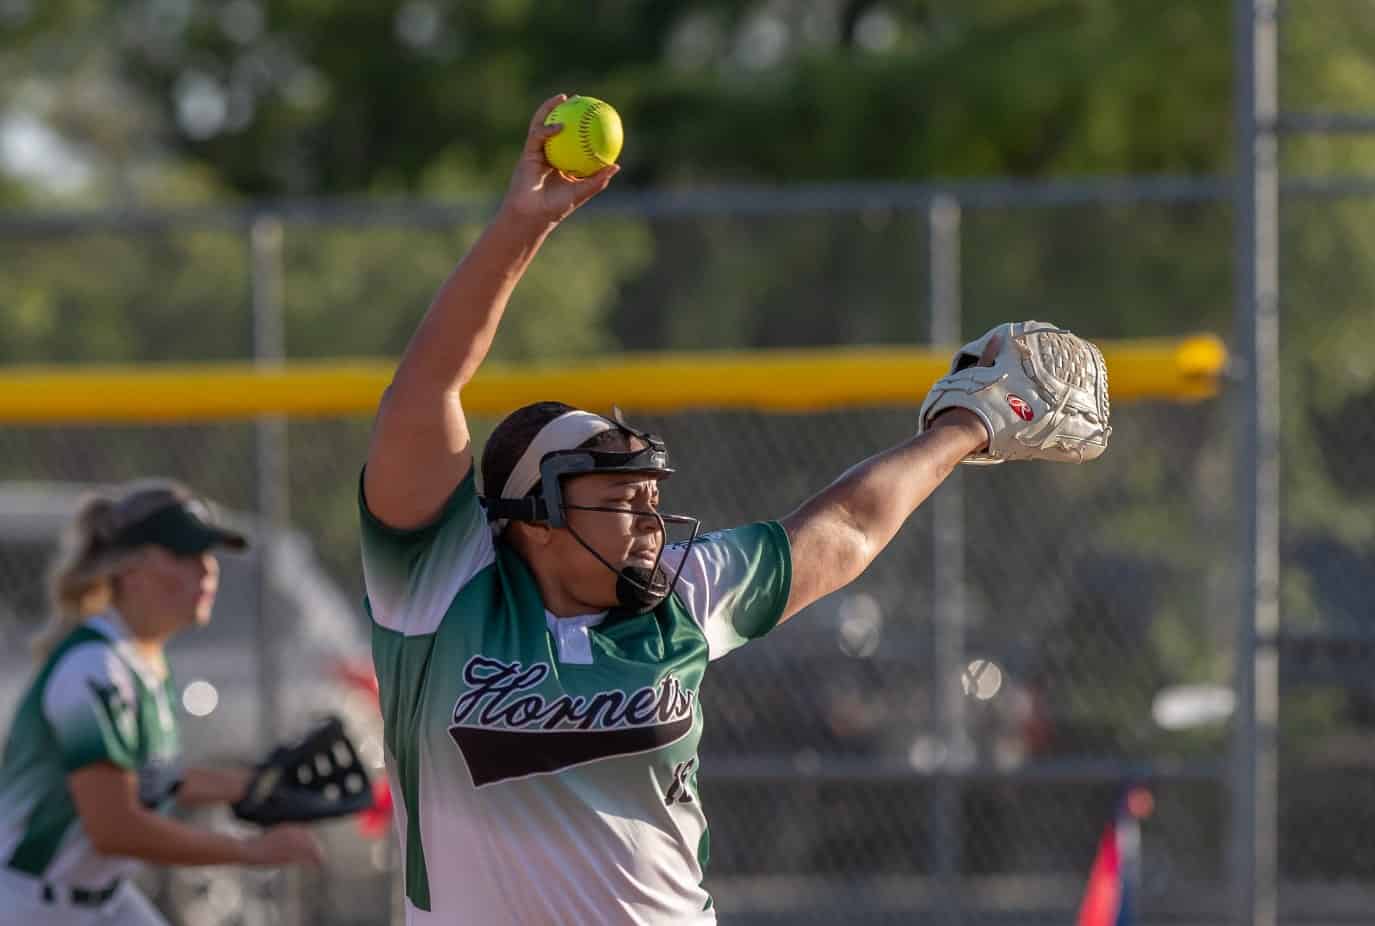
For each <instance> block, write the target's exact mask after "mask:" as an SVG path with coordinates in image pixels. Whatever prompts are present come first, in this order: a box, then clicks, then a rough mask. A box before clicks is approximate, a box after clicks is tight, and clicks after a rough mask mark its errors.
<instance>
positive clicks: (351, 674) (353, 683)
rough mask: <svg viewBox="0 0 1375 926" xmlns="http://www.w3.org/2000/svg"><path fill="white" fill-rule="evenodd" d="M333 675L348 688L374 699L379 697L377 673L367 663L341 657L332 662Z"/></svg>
mask: <svg viewBox="0 0 1375 926" xmlns="http://www.w3.org/2000/svg"><path fill="white" fill-rule="evenodd" d="M334 675H335V677H336V678H338V679H339V680H340V681H341V682H343V683H344V684H345V685H348V686H349V687H350V688H355V689H357V690H359V691H363V692H366V693H368V694H370V695H372V697H373V698H374V699H375V700H377V699H379V695H378V686H377V673H376V672H374V671H372V666H370V665H368V664H367V663H364V662H353V661H351V660H347V659H341V660H339V661H338V662H336V663H335V664H334ZM380 703H381V702H380V700H379V704H380Z"/></svg>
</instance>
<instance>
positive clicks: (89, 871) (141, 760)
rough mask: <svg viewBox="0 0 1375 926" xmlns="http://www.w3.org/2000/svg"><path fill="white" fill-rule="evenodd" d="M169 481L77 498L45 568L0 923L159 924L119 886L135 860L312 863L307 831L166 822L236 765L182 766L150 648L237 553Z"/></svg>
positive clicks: (231, 784) (218, 785)
mask: <svg viewBox="0 0 1375 926" xmlns="http://www.w3.org/2000/svg"><path fill="white" fill-rule="evenodd" d="M245 546H246V543H245V540H244V538H243V537H241V536H239V535H238V534H236V533H234V532H233V531H230V530H227V529H225V528H223V527H219V526H217V525H215V524H213V523H211V522H210V521H209V520H208V519H207V517H206V511H205V509H204V507H203V506H202V505H200V504H199V503H198V502H197V501H196V500H195V499H194V498H193V497H192V495H191V493H190V492H189V491H188V490H186V489H185V488H184V487H182V486H179V485H176V484H173V483H146V484H141V485H136V486H132V487H129V488H128V489H126V490H124V491H122V492H120V493H118V494H116V495H111V496H108V497H107V496H95V497H93V498H91V499H90V500H89V501H88V502H87V503H86V504H85V506H84V507H83V508H82V509H81V511H80V512H79V513H78V515H77V517H76V520H75V523H74V524H73V525H72V526H71V528H70V530H69V532H68V536H67V537H66V538H65V539H64V550H63V551H62V553H61V555H60V557H59V559H58V560H57V562H56V563H55V566H54V569H53V571H52V584H51V589H50V594H51V599H52V600H51V604H52V609H53V615H54V616H53V618H52V619H51V621H50V623H49V624H48V626H47V627H46V628H45V629H44V630H43V632H42V633H40V634H39V635H38V637H36V638H35V641H34V649H35V654H36V655H37V657H38V660H39V663H40V665H39V668H38V671H37V674H36V675H35V677H34V679H33V681H32V682H31V683H30V685H29V687H28V690H27V691H26V693H25V695H24V697H23V700H22V701H21V702H20V704H19V707H18V710H17V712H16V714H15V716H14V719H13V721H12V722H11V725H10V730H9V735H8V737H7V739H6V741H5V751H4V759H3V763H2V764H0V859H3V860H4V861H3V866H0V923H14V924H16V926H17V924H21V923H22V924H24V926H83V924H92V926H95V924H100V926H158V924H163V923H164V920H163V919H162V917H161V916H160V915H159V914H158V913H157V911H156V910H155V909H154V908H153V906H152V905H151V904H150V903H149V902H148V901H147V900H146V899H145V898H144V897H143V896H142V895H141V894H140V893H139V892H138V890H137V889H136V888H135V887H134V886H133V885H132V884H130V882H129V880H128V878H129V877H130V875H131V874H133V873H134V871H135V870H136V869H137V867H138V863H139V862H153V863H156V864H161V865H230V864H236V865H286V864H294V863H301V862H316V861H318V860H319V858H320V848H319V845H318V844H317V843H316V841H315V838H314V837H313V836H312V835H311V834H310V833H309V831H307V830H305V829H302V828H299V827H278V828H276V829H272V830H267V831H264V832H263V833H262V834H261V835H258V836H255V837H252V838H248V839H241V838H238V837H235V836H229V835H224V834H220V833H214V832H211V831H209V830H205V829H201V828H199V827H195V826H191V825H188V824H184V823H181V822H179V821H177V820H174V819H171V818H170V817H168V816H166V815H165V814H164V813H163V811H166V810H168V809H170V807H171V806H172V804H173V802H174V801H177V802H181V803H183V804H187V805H197V804H211V803H216V802H221V803H229V802H232V801H235V800H237V799H238V798H239V797H240V796H242V794H243V791H244V788H245V787H246V786H247V784H248V777H249V776H248V772H247V770H231V769H226V770H213V769H198V768H189V769H183V768H182V767H181V765H180V758H179V755H178V737H177V722H176V710H175V704H176V696H175V693H174V691H173V688H172V682H171V677H170V673H169V670H168V666H167V662H166V660H165V658H164V655H163V645H164V644H165V643H166V641H167V640H168V639H170V638H171V637H172V636H174V635H175V634H177V633H180V632H181V631H183V630H186V629H187V628H190V627H194V626H196V625H198V624H204V623H205V622H207V621H208V620H209V619H210V610H211V606H212V605H213V604H214V600H215V592H216V589H217V583H218V576H219V566H218V564H217V562H216V560H215V557H214V555H213V554H212V553H211V550H213V549H215V548H218V547H225V548H229V549H243V548H244V547H245Z"/></svg>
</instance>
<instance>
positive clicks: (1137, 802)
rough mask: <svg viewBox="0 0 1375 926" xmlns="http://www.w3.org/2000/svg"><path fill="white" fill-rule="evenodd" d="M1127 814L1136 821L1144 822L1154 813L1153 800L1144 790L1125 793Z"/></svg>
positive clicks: (1135, 789) (1149, 793) (1138, 789)
mask: <svg viewBox="0 0 1375 926" xmlns="http://www.w3.org/2000/svg"><path fill="white" fill-rule="evenodd" d="M1127 812H1128V813H1130V814H1131V815H1132V816H1133V817H1135V818H1136V819H1138V820H1145V819H1146V818H1148V817H1149V816H1150V815H1151V814H1152V813H1154V812H1155V798H1154V797H1152V796H1151V792H1149V791H1147V790H1146V789H1145V788H1132V789H1131V790H1130V791H1128V792H1127Z"/></svg>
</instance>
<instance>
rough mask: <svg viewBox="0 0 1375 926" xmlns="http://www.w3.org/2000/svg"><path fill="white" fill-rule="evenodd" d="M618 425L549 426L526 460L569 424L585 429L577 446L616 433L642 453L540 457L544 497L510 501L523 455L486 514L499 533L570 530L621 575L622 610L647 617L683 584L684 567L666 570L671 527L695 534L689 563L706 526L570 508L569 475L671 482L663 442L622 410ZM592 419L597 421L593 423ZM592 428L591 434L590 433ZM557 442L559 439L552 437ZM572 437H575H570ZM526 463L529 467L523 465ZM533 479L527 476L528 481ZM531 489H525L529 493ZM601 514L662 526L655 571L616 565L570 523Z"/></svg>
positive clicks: (599, 421)
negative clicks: (517, 528)
mask: <svg viewBox="0 0 1375 926" xmlns="http://www.w3.org/2000/svg"><path fill="white" fill-rule="evenodd" d="M573 416H585V418H583V417H580V418H579V419H578V420H571V419H573ZM614 417H615V421H614V422H613V421H609V420H607V419H605V418H600V417H599V416H595V415H590V414H589V413H587V412H569V413H568V414H567V415H564V416H561V417H560V418H558V419H555V420H554V421H553V422H550V424H549V425H546V426H545V428H544V429H543V430H541V432H540V433H539V434H538V435H536V437H535V439H534V440H533V441H531V442H530V447H529V448H527V449H526V456H528V455H530V454H531V453H532V452H538V451H539V449H540V444H541V439H542V438H544V437H545V435H546V433H550V429H551V428H554V427H555V426H556V425H560V423H561V422H565V420H566V419H569V420H568V421H567V422H566V425H565V426H564V427H562V428H559V429H557V430H563V431H567V430H569V426H580V428H581V430H575V431H574V434H575V435H577V436H579V439H578V441H577V442H578V443H582V442H583V441H585V440H587V438H588V437H589V436H592V435H595V434H597V433H600V432H602V431H607V430H611V429H613V428H614V429H616V430H619V431H621V432H622V433H623V434H625V435H626V436H627V437H632V438H639V439H640V440H641V441H643V442H644V444H645V446H644V447H643V448H641V449H639V450H589V449H576V448H575V449H567V450H564V449H554V450H549V451H547V452H545V453H543V454H542V455H541V456H540V457H539V470H538V472H539V484H540V494H538V495H533V494H522V495H521V496H520V497H517V498H510V497H506V496H507V493H509V492H513V491H520V489H521V485H520V481H521V480H520V476H521V471H522V469H525V470H527V471H528V469H529V467H528V462H529V461H528V460H527V459H526V456H522V459H521V463H520V464H517V468H516V470H514V471H513V472H512V476H511V479H510V480H508V481H507V485H506V488H505V489H504V490H503V493H502V494H503V497H502V498H489V499H484V500H483V505H484V507H485V508H486V510H487V520H488V521H491V522H495V523H496V526H497V529H498V530H499V529H500V528H501V527H502V526H504V524H505V522H507V521H524V522H526V523H530V524H548V525H549V526H550V527H553V528H558V529H564V530H567V531H568V532H569V533H570V534H572V535H573V539H574V540H576V541H577V542H578V543H579V544H580V545H581V546H582V548H583V549H585V550H586V551H587V552H589V553H591V554H592V555H593V556H594V557H596V559H597V562H599V563H601V564H602V565H603V566H605V567H606V568H607V569H609V570H611V571H612V572H614V573H615V574H616V600H617V604H618V607H619V608H621V609H622V610H624V611H627V612H629V613H631V614H644V613H646V612H648V611H652V610H653V609H654V608H656V607H657V606H658V605H659V603H660V602H662V601H663V600H664V599H666V598H667V597H668V596H669V595H671V594H673V589H674V588H675V587H676V586H677V584H678V574H679V573H680V572H681V571H682V570H681V567H680V568H679V569H678V570H677V571H675V572H674V574H673V576H672V577H671V578H670V577H669V575H668V574H667V571H666V570H665V569H664V568H663V566H662V563H663V558H664V550H665V549H667V547H668V545H669V544H668V525H670V524H676V525H683V526H685V527H687V528H688V529H689V530H690V532H691V533H690V535H689V537H688V539H687V541H686V549H685V550H684V561H686V555H687V553H689V552H691V550H692V544H693V543H694V542H696V540H697V531H698V528H699V526H700V524H701V522H700V521H699V520H698V519H697V518H694V517H690V516H688V515H679V514H662V513H660V512H657V511H652V510H650V509H647V508H646V509H634V508H632V509H627V508H612V507H604V506H596V505H571V504H569V503H568V502H567V501H565V500H564V497H563V480H564V479H565V478H567V477H570V476H585V475H590V474H594V473H626V474H631V475H642V476H647V477H650V478H654V479H659V480H663V479H667V478H668V477H669V476H671V475H672V474H673V469H672V468H671V467H670V466H669V464H668V450H667V448H666V447H665V445H664V442H663V440H662V439H661V438H659V437H657V436H656V435H653V434H650V433H648V432H646V431H639V430H636V429H635V428H632V427H631V426H630V425H628V424H626V423H625V421H624V420H622V419H621V416H620V411H619V410H617V411H616V412H615V415H614ZM588 419H595V420H591V421H589V420H588ZM587 430H591V435H589V434H586V433H585V432H586V431H587ZM550 439H551V440H557V437H551V438H550ZM570 439H571V438H570ZM522 464H525V465H524V466H522ZM525 478H526V479H528V475H527V476H526V477H525ZM528 491H529V488H527V489H526V492H528ZM574 510H575V511H597V512H604V513H609V514H618V515H625V514H630V515H631V516H633V517H636V518H640V517H648V518H653V519H654V520H655V521H656V522H657V523H658V525H659V536H660V538H661V539H662V542H661V543H660V544H659V551H658V554H657V555H656V556H655V557H654V564H653V566H650V567H645V566H636V565H631V566H620V567H618V566H615V565H613V564H612V563H610V562H608V561H607V560H606V558H605V557H603V556H602V555H601V554H600V553H598V552H597V551H596V550H594V549H593V548H592V546H591V545H590V544H589V543H587V541H586V540H584V539H583V538H582V537H581V536H580V535H579V534H578V532H577V531H576V530H574V529H573V527H572V526H571V525H570V524H569V523H568V518H567V512H568V511H574Z"/></svg>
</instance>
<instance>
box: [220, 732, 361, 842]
mask: <svg viewBox="0 0 1375 926" xmlns="http://www.w3.org/2000/svg"><path fill="white" fill-rule="evenodd" d="M370 806H372V788H371V787H370V785H369V782H368V773H367V769H365V768H364V767H363V763H362V762H360V761H359V760H358V752H357V750H355V749H354V748H353V742H352V741H351V740H350V739H349V738H348V735H347V734H346V733H345V732H344V725H343V723H342V722H341V721H340V720H339V718H338V717H329V718H327V719H326V720H325V721H324V722H322V723H321V724H319V725H318V726H316V727H315V728H314V729H312V730H311V731H310V732H308V733H306V734H305V736H303V737H301V738H300V739H298V740H296V741H295V742H291V743H287V744H285V745H282V746H278V747H277V748H276V749H274V750H272V754H271V755H269V756H268V757H267V759H265V760H264V761H263V762H262V763H261V764H260V765H259V766H258V767H257V769H256V770H255V771H254V773H253V779H252V781H250V782H249V785H248V790H247V792H246V793H245V794H244V796H243V798H242V799H240V800H239V801H237V802H236V803H234V804H233V805H232V808H231V809H232V810H233V811H234V815H235V816H236V817H238V818H239V819H240V820H247V821H248V822H250V823H259V824H262V825H263V826H272V825H274V824H277V823H309V822H311V821H314V820H328V819H331V818H333V817H342V816H346V815H348V814H352V813H357V812H359V811H360V810H366V809H368V808H369V807H370Z"/></svg>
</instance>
